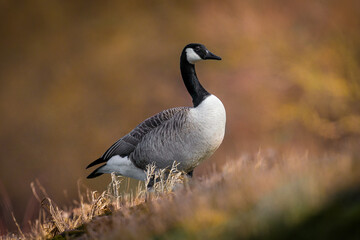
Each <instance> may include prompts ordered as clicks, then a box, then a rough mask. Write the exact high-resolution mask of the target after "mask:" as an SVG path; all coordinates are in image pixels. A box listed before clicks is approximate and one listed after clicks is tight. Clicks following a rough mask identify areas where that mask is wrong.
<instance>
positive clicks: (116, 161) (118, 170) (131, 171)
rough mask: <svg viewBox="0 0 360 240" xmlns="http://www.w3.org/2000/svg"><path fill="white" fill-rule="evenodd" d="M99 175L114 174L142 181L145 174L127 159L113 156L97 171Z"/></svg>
mask: <svg viewBox="0 0 360 240" xmlns="http://www.w3.org/2000/svg"><path fill="white" fill-rule="evenodd" d="M99 172H100V173H115V174H117V175H121V176H124V177H131V178H135V179H138V180H142V181H144V180H145V178H146V174H145V172H144V170H142V169H140V168H138V167H136V166H135V165H134V164H133V163H132V162H131V161H130V159H129V158H128V157H120V156H119V155H115V156H113V157H111V158H110V159H109V161H107V163H106V165H105V166H104V167H102V168H101V169H99Z"/></svg>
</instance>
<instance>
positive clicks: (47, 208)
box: [3, 150, 360, 239]
mask: <svg viewBox="0 0 360 240" xmlns="http://www.w3.org/2000/svg"><path fill="white" fill-rule="evenodd" d="M176 166H177V165H176V164H174V165H173V167H172V169H171V170H168V171H165V170H156V168H155V166H149V167H148V169H147V176H148V177H147V180H146V181H145V183H140V184H139V185H138V186H137V188H136V189H135V190H134V191H127V192H120V191H119V188H120V185H121V184H122V181H123V179H121V178H119V177H117V176H115V175H114V174H112V175H111V179H112V180H111V183H110V184H109V186H108V189H107V190H106V191H104V192H103V193H101V194H98V193H97V192H94V191H90V190H88V189H87V190H86V191H85V192H84V191H80V190H79V201H78V202H76V205H75V206H73V207H72V208H69V209H67V210H64V209H60V208H59V207H58V206H57V205H56V204H55V203H54V202H53V201H52V200H51V199H50V198H49V197H48V196H47V195H46V192H45V190H44V189H43V188H42V186H41V185H40V183H39V182H36V184H32V188H33V192H34V195H35V196H36V197H37V198H38V199H39V200H40V197H39V195H40V194H39V193H38V192H41V193H42V195H45V197H44V199H43V200H41V204H42V206H43V208H42V210H41V213H40V217H39V219H38V220H37V221H35V222H34V223H33V224H32V231H31V232H30V233H21V232H20V231H21V230H19V235H8V236H5V237H3V238H4V239H12V238H14V237H18V238H31V239H48V238H56V239H62V238H69V237H71V238H76V237H80V236H81V238H82V239H119V238H122V239H149V238H154V239H188V238H191V239H238V238H244V239H249V238H254V239H269V238H276V239H277V238H278V237H279V238H283V239H287V238H288V237H291V236H292V235H291V234H293V232H294V231H295V232H296V231H300V232H299V233H297V235H299V236H301V234H302V232H301V231H309V232H313V231H311V229H307V228H311V227H312V226H316V224H319V222H321V218H320V220H317V221H315V223H314V224H308V222H309V221H310V222H311V221H312V220H311V219H312V217H314V216H317V215H320V216H322V215H321V214H323V215H324V214H325V216H327V215H326V214H327V211H330V210H331V209H332V208H331V206H332V205H331V204H332V203H333V202H334V201H335V200H336V199H337V197H339V196H342V195H344V196H345V195H346V194H345V193H346V191H345V190H347V189H351V188H353V187H354V186H355V187H356V186H358V185H357V184H358V183H359V180H360V164H359V162H358V159H356V157H355V156H352V155H351V154H346V153H342V154H335V153H333V154H323V155H317V156H316V155H314V156H312V155H310V154H309V153H308V152H305V153H298V152H290V153H286V152H276V151H273V150H267V151H259V152H257V153H254V154H244V155H243V156H241V157H239V158H238V159H236V160H229V161H228V162H227V163H226V164H225V165H224V166H223V167H222V169H221V170H213V171H211V172H209V173H208V174H207V175H206V176H203V177H201V178H199V179H196V178H195V179H192V180H190V181H188V178H187V177H185V176H184V174H183V173H181V172H179V171H177V169H176ZM152 178H153V179H156V181H155V184H154V186H153V188H152V189H151V190H149V189H147V188H146V187H145V186H147V184H148V183H149V182H150V181H151V179H152ZM79 189H81V188H80V187H79ZM38 190H40V191H38ZM358 190H359V189H358ZM343 193H344V194H343ZM357 194H360V191H359V192H357ZM335 203H336V201H335V202H334V204H335ZM350 203H351V204H352V203H353V201H350ZM351 204H348V206H353V205H351ZM327 206H330V207H328V208H327ZM336 206H337V205H336ZM341 206H342V205H341ZM354 206H355V207H354V208H352V210H351V211H350V212H351V213H352V215H351V214H350V215H346V216H353V217H352V218H346V219H345V220H343V219H342V217H343V216H342V215H341V214H342V211H338V212H339V213H338V214H340V215H339V216H337V215H335V216H336V217H337V218H338V219H342V220H341V221H342V224H343V225H340V226H346V224H347V222H349V224H350V223H352V221H355V220H356V219H360V212H359V209H360V203H359V202H356V201H355V205H354ZM345 207H346V206H345ZM327 209H330V210H327ZM335 209H339V207H338V208H335ZM340 209H341V208H340ZM331 211H333V210H331ZM331 211H330V212H331ZM332 214H333V215H334V213H332ZM333 215H331V214H330V215H329V216H330V217H329V219H330V220H329V221H332V220H331V216H333ZM323 219H325V220H326V219H328V217H324V218H323ZM354 219H355V220H354ZM306 224H307V225H306ZM326 224H330V225H331V224H337V223H336V221H335V222H334V221H332V222H329V223H326ZM344 224H345V225H344ZM303 226H305V227H303ZM306 226H307V227H306ZM303 228H304V229H305V230H303ZM331 229H338V228H335V227H334V228H330V230H329V229H327V228H326V227H325V228H324V229H323V230H322V231H325V233H327V231H328V232H329V231H330V232H331ZM347 232H349V231H347ZM350 233H351V231H350ZM299 239H301V238H299Z"/></svg>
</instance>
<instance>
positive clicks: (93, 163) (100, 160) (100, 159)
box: [86, 158, 107, 169]
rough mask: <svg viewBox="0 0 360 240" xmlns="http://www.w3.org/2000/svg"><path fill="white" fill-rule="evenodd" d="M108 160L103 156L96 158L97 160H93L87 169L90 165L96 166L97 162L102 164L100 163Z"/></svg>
mask: <svg viewBox="0 0 360 240" xmlns="http://www.w3.org/2000/svg"><path fill="white" fill-rule="evenodd" d="M106 161H107V160H105V159H103V158H99V159H96V160H95V161H93V162H92V163H90V164H89V165H88V166H87V167H86V169H88V168H89V167H92V166H95V165H97V164H100V163H104V162H106Z"/></svg>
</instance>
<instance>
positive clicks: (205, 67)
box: [0, 0, 360, 233]
mask: <svg viewBox="0 0 360 240" xmlns="http://www.w3.org/2000/svg"><path fill="white" fill-rule="evenodd" d="M359 29H360V2H359V1H357V0H343V1H337V0H330V1H300V0H295V1H282V0H265V1H252V0H245V1H235V0H233V1H231V0H227V1H205V0H197V1H176V2H175V1H151V2H150V1H121V2H120V1H117V2H115V1H76V2H74V1H69V2H63V1H31V2H30V1H28V2H25V1H24V2H14V1H0V36H1V37H0V52H1V54H0V114H1V120H0V144H1V148H0V232H1V233H6V231H8V230H10V231H14V230H15V229H16V228H15V224H14V223H13V220H12V218H11V212H14V214H15V216H16V218H17V220H18V222H19V223H20V225H21V226H22V227H23V228H24V229H25V230H26V226H27V223H28V221H29V220H32V219H34V218H36V217H37V216H38V208H39V204H38V203H37V201H36V200H35V198H34V197H33V195H32V193H31V188H30V183H31V182H32V181H34V180H35V179H39V181H40V182H41V183H42V184H43V185H44V187H45V189H46V190H47V192H48V194H49V195H50V196H51V197H52V198H53V199H54V201H55V202H57V203H58V204H59V205H61V206H62V205H70V204H71V203H72V201H73V200H72V199H74V198H76V196H77V188H78V187H77V185H78V181H79V180H80V182H81V183H80V184H85V185H86V186H89V187H90V188H92V189H98V190H99V191H100V190H103V189H104V188H105V187H106V185H107V184H108V183H109V180H110V177H109V176H103V177H101V178H97V179H94V180H86V179H85V177H86V176H87V174H88V173H89V171H86V170H85V167H86V165H87V164H88V163H90V162H91V161H93V160H95V159H96V158H98V157H99V156H100V155H101V154H103V152H104V151H105V150H106V149H107V147H109V146H110V145H111V144H112V143H113V142H114V141H115V140H117V139H118V138H120V137H121V136H123V135H124V134H126V133H127V132H129V131H130V130H131V129H132V128H133V127H135V126H136V125H137V124H138V123H140V122H141V121H142V120H144V119H145V118H147V117H149V116H151V115H153V114H155V113H157V112H159V111H161V110H163V109H166V108H171V107H175V106H188V105H191V98H190V96H189V95H188V93H187V92H186V89H185V87H184V86H183V83H182V80H181V77H180V70H179V56H180V52H181V50H182V48H183V47H184V46H185V45H186V44H187V43H190V42H200V43H203V44H205V45H206V46H207V47H208V48H209V49H210V50H211V51H212V52H214V53H215V54H217V55H219V56H221V57H222V58H223V60H222V61H221V62H210V61H208V62H202V63H199V64H197V66H196V68H197V73H198V76H199V79H200V81H201V82H202V84H203V85H204V86H205V88H206V89H207V90H208V91H209V92H211V93H214V94H215V95H217V96H218V97H219V98H220V99H221V100H222V101H223V103H224V105H225V107H226V110H227V129H226V131H227V132H226V137H225V140H224V142H223V144H222V146H221V147H220V149H219V150H218V151H217V152H216V153H215V155H214V156H213V157H211V159H209V160H208V161H207V162H205V163H204V164H202V165H201V166H199V167H198V168H197V169H196V170H195V176H200V175H201V174H202V173H204V172H206V171H209V170H210V169H212V167H213V165H214V164H215V165H217V166H222V164H223V163H225V162H226V160H228V159H233V158H236V157H238V156H240V155H242V154H247V153H251V152H254V151H257V150H258V149H262V150H265V151H268V152H269V151H270V152H271V151H278V150H279V149H296V150H297V151H298V150H300V151H301V150H303V151H309V152H310V154H325V153H326V152H329V151H330V152H348V153H349V154H350V155H351V156H353V157H354V158H357V159H359V158H360V149H359V148H360V141H359V136H360V31H359Z"/></svg>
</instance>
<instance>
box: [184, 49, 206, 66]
mask: <svg viewBox="0 0 360 240" xmlns="http://www.w3.org/2000/svg"><path fill="white" fill-rule="evenodd" d="M185 52H186V59H187V60H188V62H189V63H191V64H194V63H195V62H197V61H200V60H203V59H202V58H201V57H200V56H199V55H198V54H197V53H196V52H195V51H194V49H192V48H187V49H185Z"/></svg>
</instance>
